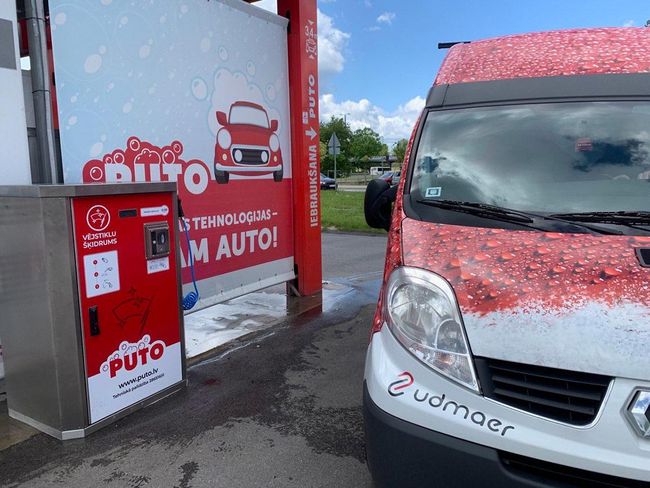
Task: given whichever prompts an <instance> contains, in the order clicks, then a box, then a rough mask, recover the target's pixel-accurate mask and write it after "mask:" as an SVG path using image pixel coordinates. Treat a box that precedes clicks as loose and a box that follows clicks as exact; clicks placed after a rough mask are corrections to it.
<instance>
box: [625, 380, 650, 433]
mask: <svg viewBox="0 0 650 488" xmlns="http://www.w3.org/2000/svg"><path fill="white" fill-rule="evenodd" d="M626 414H627V418H628V420H629V421H630V423H631V424H632V427H634V430H636V432H637V434H639V435H640V436H642V437H650V391H644V390H637V391H636V392H634V394H633V395H632V401H631V402H630V405H629V407H628V408H627V411H626Z"/></svg>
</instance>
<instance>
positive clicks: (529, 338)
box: [402, 218, 650, 380]
mask: <svg viewBox="0 0 650 488" xmlns="http://www.w3.org/2000/svg"><path fill="white" fill-rule="evenodd" d="M402 246H403V247H402V251H403V263H404V264H405V265H406V266H414V267H419V268H424V269H427V270H430V271H432V272H434V273H437V274H439V275H441V276H443V277H444V278H446V279H447V281H449V283H451V285H452V286H453V288H454V290H455V292H456V297H457V299H458V304H459V306H460V310H461V313H462V316H463V320H464V323H465V327H466V330H467V336H468V339H469V342H470V347H471V349H472V353H473V354H474V355H475V356H483V357H489V358H494V359H502V360H507V361H515V362H520V363H527V364H538V365H542V366H548V367H554V368H561V369H568V370H574V371H585V372H590V373H599V374H606V375H610V376H619V377H627V378H637V379H643V380H648V379H650V354H648V346H649V345H650V268H644V267H642V266H641V265H640V263H639V260H638V259H637V256H636V248H643V247H648V248H650V237H638V236H609V235H607V236H600V235H591V234H561V233H550V232H537V231H511V230H503V229H485V228H477V227H460V226H453V225H441V224H432V223H427V222H420V221H416V220H412V219H409V218H406V219H404V220H403V222H402Z"/></svg>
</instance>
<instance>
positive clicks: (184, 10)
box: [181, 4, 189, 14]
mask: <svg viewBox="0 0 650 488" xmlns="http://www.w3.org/2000/svg"><path fill="white" fill-rule="evenodd" d="M188 10H189V7H188V6H187V5H185V4H183V5H181V13H182V14H186V13H187V12H188Z"/></svg>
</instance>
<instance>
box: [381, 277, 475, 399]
mask: <svg viewBox="0 0 650 488" xmlns="http://www.w3.org/2000/svg"><path fill="white" fill-rule="evenodd" d="M385 304H386V305H385V307H386V310H385V314H384V317H386V322H387V323H388V326H389V328H390V329H391V331H392V332H393V334H394V335H395V337H396V338H397V340H398V341H399V342H400V343H402V345H403V346H404V347H405V348H406V349H407V350H408V351H409V352H410V353H411V354H413V355H414V356H415V357H416V358H418V359H419V360H420V361H422V362H423V363H424V364H426V365H427V366H429V367H430V368H432V369H434V370H436V371H437V372H439V373H441V374H443V375H445V376H447V377H448V378H450V379H452V380H454V381H456V382H458V383H460V384H461V385H463V386H466V387H467V388H471V389H472V390H475V391H477V392H478V391H479V387H478V381H477V379H476V372H475V371H474V363H473V360H472V355H471V351H470V349H469V343H468V342H467V334H465V328H464V326H463V321H462V319H461V317H460V312H459V311H458V304H457V303H456V296H455V295H454V292H453V290H452V288H451V286H450V285H449V283H447V281H445V280H444V279H443V278H442V277H441V276H439V275H437V274H434V273H431V272H429V271H425V270H423V269H419V268H409V267H400V268H397V269H396V270H395V271H393V273H392V274H391V275H390V277H389V279H388V283H387V284H386V301H385Z"/></svg>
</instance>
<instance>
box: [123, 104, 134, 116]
mask: <svg viewBox="0 0 650 488" xmlns="http://www.w3.org/2000/svg"><path fill="white" fill-rule="evenodd" d="M132 109H133V104H132V103H131V102H126V103H125V104H124V105H122V113H125V114H128V113H129V112H130V111H131V110H132Z"/></svg>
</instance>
